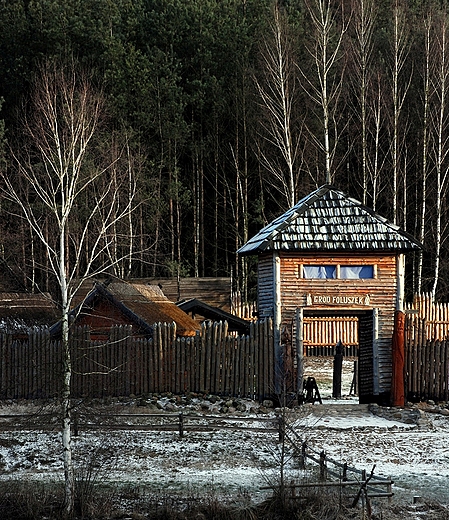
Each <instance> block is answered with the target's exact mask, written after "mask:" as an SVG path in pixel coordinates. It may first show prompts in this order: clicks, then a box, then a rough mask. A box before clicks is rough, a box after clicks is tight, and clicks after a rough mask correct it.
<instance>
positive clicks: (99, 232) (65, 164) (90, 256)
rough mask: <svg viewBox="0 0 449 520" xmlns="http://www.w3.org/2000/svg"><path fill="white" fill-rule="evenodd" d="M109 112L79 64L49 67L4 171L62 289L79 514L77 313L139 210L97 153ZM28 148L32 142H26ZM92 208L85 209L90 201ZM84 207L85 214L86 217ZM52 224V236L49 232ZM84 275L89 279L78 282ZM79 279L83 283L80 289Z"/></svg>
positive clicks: (68, 494) (67, 439) (67, 435)
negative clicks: (118, 231) (73, 337)
mask: <svg viewBox="0 0 449 520" xmlns="http://www.w3.org/2000/svg"><path fill="white" fill-rule="evenodd" d="M103 113H104V102H103V96H102V94H101V92H98V91H96V90H95V88H94V87H93V85H92V81H91V80H90V78H89V77H88V75H86V74H84V73H82V72H80V71H79V70H77V69H76V67H75V65H73V64H71V65H70V66H61V64H55V63H46V64H44V65H42V67H41V68H40V70H39V74H38V75H37V77H36V78H35V81H34V84H33V90H32V98H31V106H30V110H29V111H28V116H27V117H26V121H25V134H26V135H25V140H27V141H28V142H29V143H30V146H29V147H24V149H21V150H15V151H13V160H14V168H12V169H11V170H10V171H8V172H3V173H2V181H3V191H4V196H5V197H7V198H8V199H9V200H10V201H11V202H12V203H14V205H15V207H16V208H17V214H18V215H19V216H21V217H22V218H23V219H25V220H26V222H27V223H28V224H29V226H30V227H31V229H32V230H33V233H34V235H35V236H36V237H37V238H38V240H39V241H40V242H41V243H42V244H43V246H44V249H45V251H46V253H47V255H48V262H49V266H50V269H51V272H52V274H53V275H54V276H55V277H56V280H57V284H58V287H59V290H60V306H61V323H62V346H63V352H64V356H63V359H64V361H63V365H64V366H63V381H62V395H61V407H62V410H61V411H62V449H63V460H64V475H65V503H64V512H65V515H66V516H67V517H70V516H71V514H72V512H73V508H74V498H75V490H74V470H73V464H72V443H71V422H72V420H71V390H70V389H71V377H72V364H71V354H70V348H69V312H70V306H71V302H72V299H73V296H74V294H75V292H76V291H77V289H78V287H79V285H80V284H81V282H82V280H84V279H86V278H87V277H89V276H92V275H94V274H95V273H98V272H101V271H104V270H105V269H107V268H109V267H110V265H111V262H112V263H114V262H116V261H117V260H118V259H117V258H116V259H115V260H114V259H112V258H111V257H110V256H108V254H105V253H107V251H108V249H110V247H111V240H113V238H112V236H111V230H113V228H114V226H115V225H116V224H117V222H119V221H121V220H122V219H126V218H127V217H128V215H129V214H130V212H131V211H132V209H133V198H134V187H131V188H130V193H129V194H128V197H127V200H126V202H125V203H124V204H123V205H121V204H120V203H119V201H120V196H119V194H120V190H121V186H120V183H118V182H117V176H116V175H111V174H110V170H111V168H110V166H111V165H110V164H106V165H105V164H104V163H103V162H102V161H99V160H98V158H97V157H96V156H95V154H93V153H92V152H93V148H94V146H95V141H96V139H97V136H98V132H99V129H100V123H101V121H102V118H103ZM25 142H26V141H25ZM86 201H87V203H88V206H87V207H86V206H85V203H86ZM80 207H83V211H80ZM45 219H48V220H50V221H51V224H52V230H53V231H52V232H51V233H46V232H44V227H43V223H44V221H45ZM78 275H81V276H79V277H78ZM76 280H78V282H77V283H75V282H76Z"/></svg>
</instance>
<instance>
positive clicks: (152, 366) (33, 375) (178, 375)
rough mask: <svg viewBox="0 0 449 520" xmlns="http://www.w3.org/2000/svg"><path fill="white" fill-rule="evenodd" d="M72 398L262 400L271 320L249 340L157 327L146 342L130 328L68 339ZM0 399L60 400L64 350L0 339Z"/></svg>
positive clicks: (219, 328)
mask: <svg viewBox="0 0 449 520" xmlns="http://www.w3.org/2000/svg"><path fill="white" fill-rule="evenodd" d="M71 352H72V366H73V377H72V383H73V384H72V395H73V397H83V396H89V397H103V396H129V395H132V394H134V395H145V394H149V393H161V392H172V393H177V394H180V393H185V392H198V393H212V394H218V395H227V396H241V397H247V398H254V399H259V400H261V399H263V398H265V397H268V396H270V395H272V394H273V388H274V382H273V374H274V341H273V324H272V321H271V320H269V319H268V320H263V321H258V322H254V323H252V324H251V326H250V334H249V335H247V336H232V335H230V334H228V331H227V325H226V323H221V322H220V323H211V324H207V325H203V326H202V329H201V333H200V334H198V335H197V336H195V337H188V338H180V337H177V336H176V330H175V326H174V324H170V325H169V324H155V325H154V335H153V338H151V339H144V338H137V337H135V336H133V335H132V330H131V329H130V328H129V327H116V328H114V329H112V330H111V334H110V338H109V340H108V341H107V342H92V341H91V340H90V334H89V330H88V329H86V328H77V329H75V330H74V331H73V332H72V335H71ZM0 355H1V358H0V363H1V365H0V398H48V397H54V396H57V395H58V394H59V390H60V381H61V367H62V348H61V343H60V342H58V341H52V340H51V339H50V337H49V335H48V332H46V331H40V332H35V333H31V334H30V335H29V337H28V340H17V339H14V338H13V337H12V336H10V335H6V334H3V335H1V336H0Z"/></svg>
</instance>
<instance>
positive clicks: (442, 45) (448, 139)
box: [431, 11, 449, 297]
mask: <svg viewBox="0 0 449 520" xmlns="http://www.w3.org/2000/svg"><path fill="white" fill-rule="evenodd" d="M434 34H435V36H434V47H433V50H432V53H431V54H432V56H433V60H434V73H433V74H432V91H433V92H432V95H433V96H434V98H435V99H434V103H433V105H434V109H433V110H432V114H431V125H432V133H433V156H434V167H435V186H434V187H435V197H436V199H435V232H434V237H435V251H434V258H435V265H434V282H433V287H432V295H433V297H435V294H436V290H437V286H438V281H439V274H440V262H441V248H442V244H443V239H444V234H445V227H444V219H443V216H444V204H443V202H444V199H445V195H446V192H447V181H448V175H449V163H448V159H449V112H448V94H449V16H448V13H447V12H446V11H442V12H440V13H439V16H438V19H437V20H436V22H435V32H434Z"/></svg>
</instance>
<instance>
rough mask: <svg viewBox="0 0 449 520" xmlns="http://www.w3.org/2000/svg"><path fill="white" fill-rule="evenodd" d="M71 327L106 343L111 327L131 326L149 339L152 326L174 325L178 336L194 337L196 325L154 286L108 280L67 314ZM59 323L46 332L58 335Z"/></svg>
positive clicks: (197, 329)
mask: <svg viewBox="0 0 449 520" xmlns="http://www.w3.org/2000/svg"><path fill="white" fill-rule="evenodd" d="M71 316H72V319H73V320H75V325H77V326H80V327H83V326H88V327H89V329H90V337H91V339H93V340H106V339H108V337H109V334H110V331H111V328H112V327H115V326H118V325H132V327H133V334H134V335H135V336H140V337H152V335H153V325H154V323H175V324H176V334H177V335H178V336H195V335H196V333H197V331H199V330H200V325H199V324H198V323H197V322H196V321H195V320H193V319H192V318H191V317H190V316H189V315H188V314H186V313H185V312H184V311H183V310H181V309H180V308H179V307H177V306H176V305H175V304H174V303H173V302H171V301H170V300H169V299H168V298H167V297H166V296H165V295H164V293H163V292H162V291H161V289H160V288H159V287H158V286H150V285H145V284H140V283H128V282H124V281H122V280H117V279H109V280H107V281H104V282H102V283H99V282H96V283H95V284H94V287H93V288H92V289H91V291H90V292H89V293H88V294H87V295H86V296H85V297H84V298H83V300H82V301H80V302H79V303H78V304H77V305H76V306H75V308H74V309H73V310H72V311H71ZM60 328H61V325H60V323H58V324H56V325H55V326H53V327H52V328H51V330H50V334H51V336H52V337H57V336H58V334H60Z"/></svg>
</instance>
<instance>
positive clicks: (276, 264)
mask: <svg viewBox="0 0 449 520" xmlns="http://www.w3.org/2000/svg"><path fill="white" fill-rule="evenodd" d="M273 294H274V309H273V325H274V331H273V333H274V365H275V366H274V370H275V374H274V385H275V393H276V395H278V396H280V395H281V388H282V375H283V366H282V358H283V355H282V345H281V321H282V313H281V259H280V258H279V253H278V252H275V253H273Z"/></svg>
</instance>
